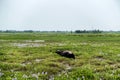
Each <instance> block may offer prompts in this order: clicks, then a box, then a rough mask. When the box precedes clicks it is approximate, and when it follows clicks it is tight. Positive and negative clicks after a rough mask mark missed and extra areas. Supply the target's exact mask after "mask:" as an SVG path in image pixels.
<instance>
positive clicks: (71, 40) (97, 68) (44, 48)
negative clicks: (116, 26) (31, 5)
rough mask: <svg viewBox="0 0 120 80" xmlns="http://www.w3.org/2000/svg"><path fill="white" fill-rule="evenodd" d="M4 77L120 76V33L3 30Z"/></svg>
mask: <svg viewBox="0 0 120 80" xmlns="http://www.w3.org/2000/svg"><path fill="white" fill-rule="evenodd" d="M24 44H25V45H24ZM21 45H22V47H21ZM58 49H59V50H70V51H72V52H73V53H74V54H75V56H76V59H75V60H74V59H69V58H65V57H61V56H60V55H57V54H56V53H55V51H56V50H58ZM0 80H120V34H74V33H73V34H69V33H65V34H60V33H50V34H48V33H0Z"/></svg>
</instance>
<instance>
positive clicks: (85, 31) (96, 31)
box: [75, 30, 103, 33]
mask: <svg viewBox="0 0 120 80" xmlns="http://www.w3.org/2000/svg"><path fill="white" fill-rule="evenodd" d="M102 32H103V31H101V30H76V31H75V33H102Z"/></svg>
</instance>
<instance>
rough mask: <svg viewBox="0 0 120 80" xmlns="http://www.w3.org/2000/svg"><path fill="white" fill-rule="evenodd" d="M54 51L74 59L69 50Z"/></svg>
mask: <svg viewBox="0 0 120 80" xmlns="http://www.w3.org/2000/svg"><path fill="white" fill-rule="evenodd" d="M56 53H57V54H59V55H61V56H64V57H67V58H73V59H75V55H74V54H73V53H72V52H71V51H62V50H57V51H56Z"/></svg>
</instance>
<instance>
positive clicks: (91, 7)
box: [0, 0, 120, 31]
mask: <svg viewBox="0 0 120 80" xmlns="http://www.w3.org/2000/svg"><path fill="white" fill-rule="evenodd" d="M77 29H81V30H83V29H87V30H91V29H100V30H120V1H119V0H0V30H48V31H49V30H77Z"/></svg>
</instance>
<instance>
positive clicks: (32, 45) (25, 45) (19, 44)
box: [11, 43, 46, 48]
mask: <svg viewBox="0 0 120 80" xmlns="http://www.w3.org/2000/svg"><path fill="white" fill-rule="evenodd" d="M11 46H16V47H20V48H22V47H40V46H46V45H45V44H40V43H11Z"/></svg>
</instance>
